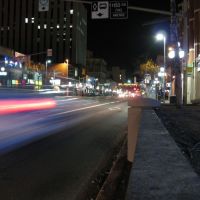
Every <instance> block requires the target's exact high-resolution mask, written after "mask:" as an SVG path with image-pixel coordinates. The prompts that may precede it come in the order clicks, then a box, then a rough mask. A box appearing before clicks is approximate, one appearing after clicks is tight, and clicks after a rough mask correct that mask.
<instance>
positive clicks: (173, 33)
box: [170, 0, 183, 107]
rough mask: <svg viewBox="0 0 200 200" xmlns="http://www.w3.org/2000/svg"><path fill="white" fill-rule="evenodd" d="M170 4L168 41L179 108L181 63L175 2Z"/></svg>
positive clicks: (171, 0)
mask: <svg viewBox="0 0 200 200" xmlns="http://www.w3.org/2000/svg"><path fill="white" fill-rule="evenodd" d="M170 3H171V26H170V39H171V43H172V45H173V46H174V50H175V57H174V59H173V61H172V73H173V74H174V75H175V94H176V105H177V107H181V106H182V104H183V101H182V80H181V71H182V69H181V62H180V58H179V46H178V42H179V40H178V25H177V16H176V2H175V0H170Z"/></svg>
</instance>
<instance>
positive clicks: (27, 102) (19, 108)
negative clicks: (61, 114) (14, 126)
mask: <svg viewBox="0 0 200 200" xmlns="http://www.w3.org/2000/svg"><path fill="white" fill-rule="evenodd" d="M55 107H56V102H55V100H53V99H50V98H44V99H43V98H38V99H11V100H8V99H7V100H0V115H5V114H12V113H18V112H25V111H35V110H44V109H51V108H55Z"/></svg>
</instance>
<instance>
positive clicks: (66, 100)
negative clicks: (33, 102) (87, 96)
mask: <svg viewBox="0 0 200 200" xmlns="http://www.w3.org/2000/svg"><path fill="white" fill-rule="evenodd" d="M76 99H78V98H71V99H59V100H58V101H72V100H76Z"/></svg>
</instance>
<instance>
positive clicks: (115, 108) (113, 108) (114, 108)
mask: <svg viewBox="0 0 200 200" xmlns="http://www.w3.org/2000/svg"><path fill="white" fill-rule="evenodd" d="M109 110H121V108H120V107H112V108H109Z"/></svg>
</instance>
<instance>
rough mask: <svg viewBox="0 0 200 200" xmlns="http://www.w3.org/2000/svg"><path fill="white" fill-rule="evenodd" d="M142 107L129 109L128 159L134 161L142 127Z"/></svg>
mask: <svg viewBox="0 0 200 200" xmlns="http://www.w3.org/2000/svg"><path fill="white" fill-rule="evenodd" d="M141 115H142V109H141V108H132V107H131V108H129V109H128V161H130V162H133V158H134V155H135V149H136V144H137V136H138V132H139V128H140V119H141Z"/></svg>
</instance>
